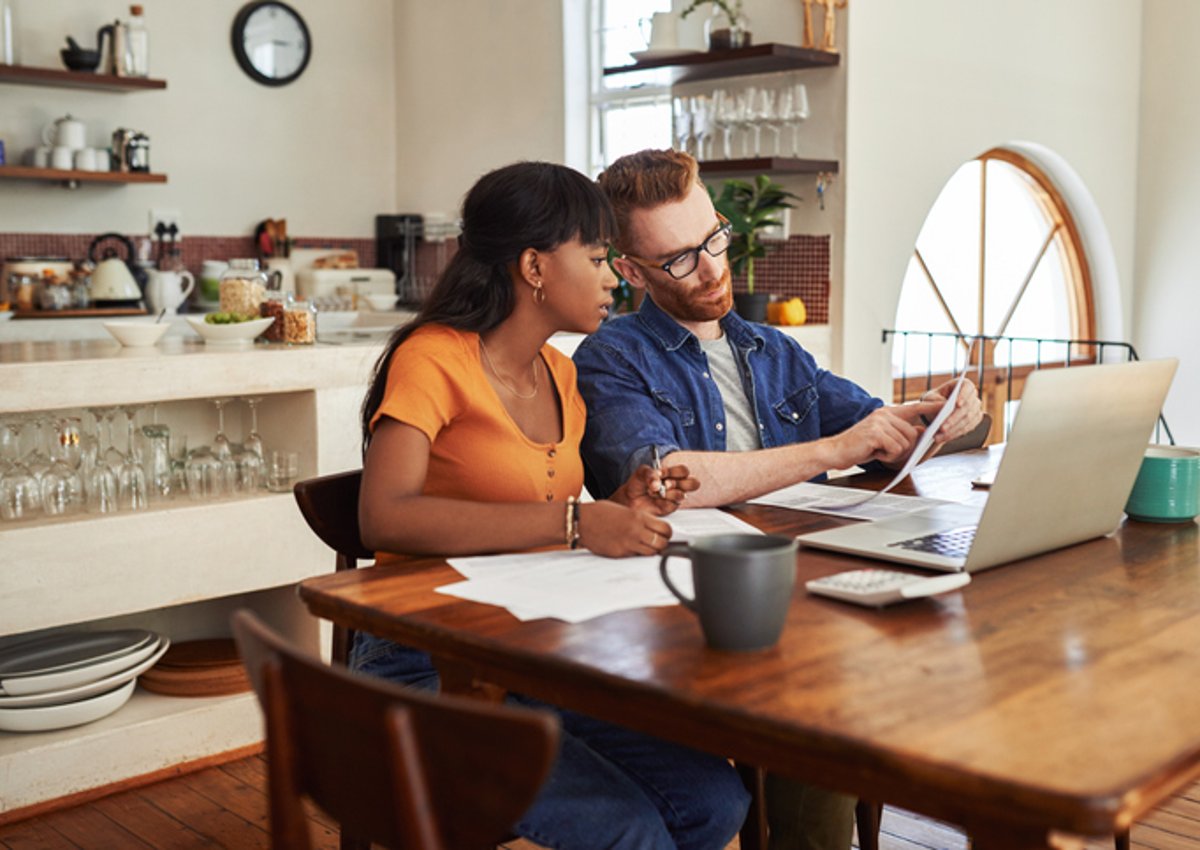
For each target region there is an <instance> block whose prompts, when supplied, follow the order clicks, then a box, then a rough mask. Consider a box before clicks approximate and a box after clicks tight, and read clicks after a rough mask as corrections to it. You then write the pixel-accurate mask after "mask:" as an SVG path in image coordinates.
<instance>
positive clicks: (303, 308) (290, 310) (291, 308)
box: [283, 293, 317, 345]
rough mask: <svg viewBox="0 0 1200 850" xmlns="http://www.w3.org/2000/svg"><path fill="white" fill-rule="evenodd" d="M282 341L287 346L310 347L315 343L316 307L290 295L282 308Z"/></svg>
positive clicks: (309, 302)
mask: <svg viewBox="0 0 1200 850" xmlns="http://www.w3.org/2000/svg"><path fill="white" fill-rule="evenodd" d="M283 341H284V342H286V343H287V344H288V345H311V344H312V343H314V342H316V341H317V305H316V304H314V303H313V302H311V301H304V300H302V299H299V298H296V297H294V296H293V295H291V294H290V293H289V294H288V296H287V301H286V302H285V305H284V308H283Z"/></svg>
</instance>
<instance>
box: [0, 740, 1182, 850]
mask: <svg viewBox="0 0 1200 850" xmlns="http://www.w3.org/2000/svg"><path fill="white" fill-rule="evenodd" d="M312 835H313V846H314V848H318V850H320V848H336V847H337V846H338V832H337V827H336V826H335V825H334V824H333V823H332V822H331V821H330V820H329V819H328V818H326V817H324V816H323V815H322V814H321V813H320V812H316V811H313V813H312ZM880 843H881V847H882V850H965V848H966V846H967V842H966V839H965V838H964V837H963V835H962V833H961V832H959V831H958V830H956V829H954V828H953V827H950V826H947V825H946V824H943V823H938V822H937V821H931V820H928V819H926V818H922V817H919V816H917V815H913V814H910V813H908V812H904V811H899V810H896V809H890V808H889V809H887V810H886V811H885V812H884V816H883V837H882V840H881V842H880ZM269 846H270V836H269V833H268V827H267V798H266V762H265V761H264V758H263V756H253V757H251V758H247V759H242V760H241V761H235V762H230V763H229V764H226V765H223V766H221V767H212V768H207V769H205V770H201V771H198V772H196V773H191V774H188V775H186V776H183V777H179V778H177V779H170V780H167V781H165V782H159V783H157V784H154V785H148V786H146V787H144V788H137V789H134V790H130V791H122V792H120V793H117V794H113V795H112V796H109V797H105V798H103V799H101V800H97V801H95V802H92V803H88V804H85V805H81V806H77V807H75V808H71V809H65V810H62V811H58V812H54V813H51V814H48V815H43V816H40V817H36V818H31V819H30V820H26V821H20V822H18V823H14V824H9V825H8V826H0V848H6V850H58V848H62V849H63V850H73V849H77V850H126V848H130V850H137V848H170V850H191V849H192V848H201V847H202V848H224V849H225V850H242V848H257V847H262V848H266V847H269ZM532 846H533V845H530V844H527V843H526V842H523V841H518V842H514V843H513V844H512V845H510V847H511V850H526V848H529V847H532ZM732 846H733V847H736V844H735V845H732ZM1112 846H1113V845H1112V842H1111V841H1093V842H1090V843H1089V844H1088V848H1089V850H1111V848H1112ZM1133 846H1134V847H1135V848H1140V849H1141V850H1200V783H1197V784H1196V785H1193V786H1192V787H1191V788H1189V789H1188V790H1187V791H1186V792H1185V793H1183V794H1181V795H1180V796H1178V797H1175V798H1173V799H1172V800H1170V801H1169V802H1168V803H1167V805H1165V806H1163V807H1162V808H1161V809H1159V810H1158V811H1156V812H1154V813H1152V814H1151V815H1150V816H1149V817H1147V818H1146V819H1145V821H1144V822H1142V823H1139V824H1137V825H1136V826H1134V829H1133Z"/></svg>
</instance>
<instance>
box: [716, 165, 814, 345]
mask: <svg viewBox="0 0 1200 850" xmlns="http://www.w3.org/2000/svg"><path fill="white" fill-rule="evenodd" d="M708 194H709V195H710V196H712V199H713V206H715V207H716V208H717V212H719V213H720V214H721V215H723V216H725V218H727V219H729V223H730V224H731V225H732V227H733V238H732V241H731V242H730V245H729V265H730V267H731V268H732V270H733V273H734V274H735V275H738V274H741V273H742V272H745V273H746V292H745V293H739V294H737V295H735V296H734V304H735V305H736V308H737V311H738V315H740V316H741V317H742V318H743V319H746V320H747V321H751V322H762V321H765V320H766V317H767V296H766V294H762V293H756V292H755V291H754V261H755V260H756V259H758V258H760V257H765V256H766V255H767V251H768V243H765V242H763V240H762V231H763V230H765V229H766V228H768V227H775V226H777V225H779V224H780V223H781V222H780V220H779V218H777V217H776V216H777V215H778V213H780V212H782V211H783V210H785V209H792V208H793V207H795V206H796V205H795V204H793V203H792V201H798V200H800V196H799V195H796V194H794V193H793V192H789V191H788V190H786V189H784V188H783V187H782V186H780V185H779V184H778V183H774V182H772V181H771V178H769V177H767V175H765V174H759V175H758V176H757V177H755V178H754V180H753V182H751V181H747V180H732V179H731V180H726V181H725V182H724V183H723V184H722V185H721V191H720V193H719V194H718V193H717V192H715V191H714V190H713V187H712V186H709V187H708Z"/></svg>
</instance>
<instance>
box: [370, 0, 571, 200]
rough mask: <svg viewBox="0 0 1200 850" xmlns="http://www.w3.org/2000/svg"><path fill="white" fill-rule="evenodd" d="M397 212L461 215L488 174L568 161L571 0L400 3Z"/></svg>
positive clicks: (408, 0)
mask: <svg viewBox="0 0 1200 850" xmlns="http://www.w3.org/2000/svg"><path fill="white" fill-rule="evenodd" d="M395 2H396V8H395V15H396V20H395V30H394V33H395V44H396V93H395V99H396V116H395V118H396V129H395V136H396V153H397V158H398V163H399V167H398V170H397V173H396V202H397V207H396V211H397V212H410V213H421V214H425V213H441V214H444V215H448V216H450V217H451V218H454V217H456V216H457V211H458V208H459V206H460V204H461V202H462V197H463V195H464V194H466V191H467V189H469V188H470V187H471V184H473V183H474V182H475V180H476V179H477V178H478V177H479V176H480V175H482V174H484V173H485V172H487V171H490V170H491V169H493V168H497V167H499V166H501V165H506V164H508V163H510V162H515V161H517V160H521V159H527V160H547V161H550V162H562V161H563V160H564V133H563V52H562V51H563V33H562V5H561V2H562V0H436V2H431V0H395Z"/></svg>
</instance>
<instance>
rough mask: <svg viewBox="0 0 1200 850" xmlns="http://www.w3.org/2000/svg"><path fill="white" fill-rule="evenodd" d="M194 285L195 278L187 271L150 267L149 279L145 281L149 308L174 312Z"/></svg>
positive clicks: (189, 293) (190, 292) (155, 310)
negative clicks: (168, 270) (166, 270)
mask: <svg viewBox="0 0 1200 850" xmlns="http://www.w3.org/2000/svg"><path fill="white" fill-rule="evenodd" d="M195 286H196V279H195V278H194V277H192V273H191V272H189V271H181V272H165V271H159V270H158V269H150V270H149V279H148V280H147V281H146V298H147V300H149V302H150V309H151V310H153V311H154V312H155V313H157V312H158V311H159V310H166V311H167V312H168V313H171V314H174V313H175V311H176V310H178V309H179V305H180V304H182V303H183V302H184V299H186V298H187V297H188V296H189V295H191V294H192V289H193V288H194V287H195Z"/></svg>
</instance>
